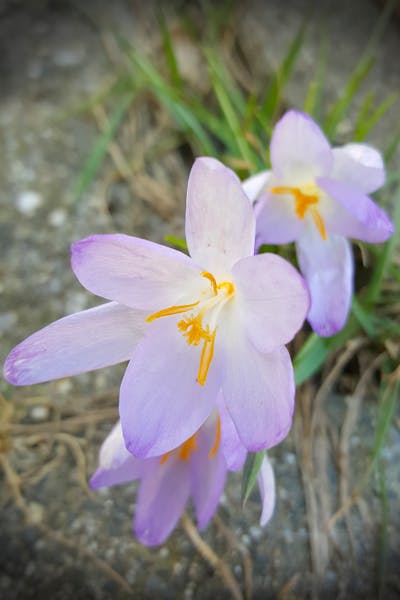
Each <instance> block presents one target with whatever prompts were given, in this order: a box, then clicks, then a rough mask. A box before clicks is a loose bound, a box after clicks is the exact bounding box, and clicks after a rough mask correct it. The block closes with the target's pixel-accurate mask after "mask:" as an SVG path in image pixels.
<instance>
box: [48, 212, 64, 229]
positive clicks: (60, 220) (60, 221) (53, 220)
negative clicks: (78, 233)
mask: <svg viewBox="0 0 400 600" xmlns="http://www.w3.org/2000/svg"><path fill="white" fill-rule="evenodd" d="M66 220H67V213H66V212H65V210H63V209H62V208H57V209H56V210H53V211H51V213H50V214H49V216H48V219H47V221H48V223H49V225H52V227H61V225H64V223H65V221H66Z"/></svg>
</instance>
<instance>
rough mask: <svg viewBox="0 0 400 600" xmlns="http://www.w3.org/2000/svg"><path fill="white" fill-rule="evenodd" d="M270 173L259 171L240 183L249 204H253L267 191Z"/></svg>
mask: <svg viewBox="0 0 400 600" xmlns="http://www.w3.org/2000/svg"><path fill="white" fill-rule="evenodd" d="M270 178H271V171H261V172H260V173H256V174H255V175H252V176H251V177H248V179H245V180H244V181H242V189H243V191H244V193H245V194H246V196H247V197H248V199H249V200H250V202H255V201H256V200H258V198H259V197H260V196H261V195H262V194H263V193H264V192H265V191H266V190H267V186H268V180H269V179H270Z"/></svg>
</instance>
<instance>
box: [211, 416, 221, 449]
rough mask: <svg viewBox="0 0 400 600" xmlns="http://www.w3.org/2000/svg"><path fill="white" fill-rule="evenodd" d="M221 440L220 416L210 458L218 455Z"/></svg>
mask: <svg viewBox="0 0 400 600" xmlns="http://www.w3.org/2000/svg"><path fill="white" fill-rule="evenodd" d="M220 442H221V419H220V418H219V416H218V419H217V429H216V431H215V440H214V444H213V447H212V448H211V450H210V454H209V455H208V456H209V457H210V458H213V456H215V455H216V453H217V450H218V448H219V444H220Z"/></svg>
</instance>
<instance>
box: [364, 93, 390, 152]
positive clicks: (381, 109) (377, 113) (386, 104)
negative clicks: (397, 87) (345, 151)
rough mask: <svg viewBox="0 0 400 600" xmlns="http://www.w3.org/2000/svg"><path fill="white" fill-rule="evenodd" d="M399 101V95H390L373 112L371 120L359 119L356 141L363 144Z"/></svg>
mask: <svg viewBox="0 0 400 600" xmlns="http://www.w3.org/2000/svg"><path fill="white" fill-rule="evenodd" d="M398 99H399V94H397V93H395V94H390V95H389V96H388V97H387V98H386V100H384V101H383V102H382V103H381V104H379V106H377V108H376V109H375V110H374V111H373V112H372V114H371V115H370V117H369V118H366V117H365V118H362V119H359V122H358V124H357V126H356V128H355V132H354V136H353V138H354V141H355V142H361V141H362V140H364V139H365V138H366V137H367V135H368V134H369V133H370V131H371V130H372V129H373V128H374V127H375V125H376V124H377V123H378V121H379V120H380V119H381V118H382V117H383V115H384V114H385V113H386V112H387V111H388V110H389V108H391V107H392V106H393V104H394V103H395V102H397V100H398Z"/></svg>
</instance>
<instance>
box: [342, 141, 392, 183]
mask: <svg viewBox="0 0 400 600" xmlns="http://www.w3.org/2000/svg"><path fill="white" fill-rule="evenodd" d="M332 152H333V160H334V162H333V171H332V174H331V177H332V179H338V180H339V181H343V183H348V184H349V185H353V186H354V187H355V188H358V189H359V190H361V191H362V192H364V193H365V194H371V193H372V192H374V191H375V190H377V189H378V188H380V187H381V186H382V185H383V184H384V183H385V176H386V174H385V165H384V163H383V159H382V155H381V154H380V152H378V151H377V150H375V148H372V147H371V146H367V145H366V144H346V145H345V146H342V147H340V148H333V150H332Z"/></svg>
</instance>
